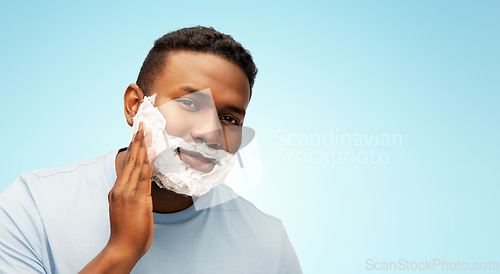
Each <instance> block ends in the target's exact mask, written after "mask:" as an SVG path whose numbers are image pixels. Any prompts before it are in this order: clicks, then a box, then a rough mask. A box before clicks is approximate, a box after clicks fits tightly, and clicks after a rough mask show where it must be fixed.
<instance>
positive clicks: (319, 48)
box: [0, 1, 500, 273]
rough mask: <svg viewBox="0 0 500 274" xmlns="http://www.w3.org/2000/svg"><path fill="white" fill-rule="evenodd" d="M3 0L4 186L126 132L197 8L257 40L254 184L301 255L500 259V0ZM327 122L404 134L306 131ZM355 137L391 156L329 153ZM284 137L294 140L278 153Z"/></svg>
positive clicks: (208, 20)
mask: <svg viewBox="0 0 500 274" xmlns="http://www.w3.org/2000/svg"><path fill="white" fill-rule="evenodd" d="M0 10H1V14H2V16H1V17H0V30H1V36H0V42H1V43H0V44H1V49H2V50H1V51H0V80H1V89H2V93H1V94H2V115H1V116H0V124H1V125H2V131H1V132H2V134H1V137H0V142H1V143H2V149H1V157H0V168H1V175H2V176H1V178H0V191H2V190H3V189H5V188H6V187H7V186H8V185H10V184H11V183H12V182H13V181H14V180H15V178H16V177H17V176H18V175H19V174H20V173H21V172H27V171H30V170H34V169H39V168H45V167H57V166H61V165H64V164H68V163H71V162H75V161H78V160H83V159H86V158H89V157H93V156H97V155H101V154H104V153H107V152H108V151H111V150H113V149H117V148H120V147H124V146H126V145H127V144H128V140H129V138H130V127H129V126H128V125H127V124H126V121H125V117H124V114H123V94H124V91H125V89H126V87H127V85H128V84H130V83H133V82H135V80H136V78H137V74H138V72H139V69H140V67H141V64H142V62H143V60H144V58H145V57H146V55H147V52H148V51H149V49H150V48H151V47H152V45H153V42H154V40H155V39H157V38H159V37H160V36H162V35H163V34H165V33H167V32H169V31H172V30H175V29H178V28H182V27H186V26H193V25H198V24H200V25H205V26H213V27H215V28H216V29H217V30H219V31H221V32H224V33H227V34H230V35H232V36H233V37H234V38H235V39H236V40H237V41H239V42H241V43H242V44H243V45H244V46H245V47H246V48H247V49H249V50H250V52H251V53H252V55H253V56H254V60H255V62H256V64H257V66H258V68H259V74H258V76H257V79H256V84H255V87H254V91H253V97H252V101H251V104H250V106H249V109H248V111H247V113H248V114H247V118H246V120H245V124H246V125H247V126H250V127H252V128H254V129H255V130H256V132H257V134H258V140H259V145H260V149H261V154H262V158H263V166H264V179H263V181H262V182H261V183H260V184H259V185H258V186H257V187H255V188H254V189H252V191H250V192H248V193H247V194H246V195H245V196H246V197H247V198H248V199H249V200H250V201H251V202H253V203H254V204H255V205H256V206H257V207H258V208H260V209H261V210H262V211H264V212H266V213H269V214H271V215H274V216H276V217H278V218H280V219H282V220H283V222H284V224H285V227H286V228H287V231H288V235H289V237H290V239H291V241H292V243H293V245H294V246H295V249H296V251H297V254H298V256H299V259H300V262H301V265H302V267H303V270H304V272H306V273H363V272H372V271H368V270H366V267H369V266H368V265H367V264H366V260H367V259H372V260H374V262H375V261H379V262H384V261H398V260H399V259H404V260H409V261H410V262H420V261H425V260H426V259H427V260H433V259H443V260H444V261H445V262H448V263H451V262H456V261H457V260H460V261H461V262H464V261H465V262H467V263H468V266H469V268H471V267H472V264H473V263H474V262H499V261H500V249H499V244H500V236H499V233H498V232H499V231H500V221H499V216H498V211H499V208H500V202H499V199H498V198H499V194H500V187H499V182H500V180H499V170H500V161H499V158H498V156H499V154H500V149H499V146H498V143H497V141H498V139H499V138H500V130H499V124H500V123H499V117H500V111H499V107H498V106H499V103H500V92H499V91H500V90H499V79H500V78H499V75H500V65H499V64H500V53H499V52H500V51H499V49H500V35H499V29H500V19H499V18H500V17H499V14H500V4H499V2H497V1H333V2H328V3H327V2H312V3H305V2H298V1H286V2H271V1H263V2H234V1H227V2H216V1H184V2H182V3H181V1H175V2H171V3H169V2H167V1H158V2H151V1H146V2H144V1H143V2H142V3H138V2H127V1H115V2H106V3H101V2H99V1H82V2H79V3H74V2H72V1H61V2H56V1H51V2H47V1H44V2H42V1H38V2H35V1H33V2H26V1H16V2H9V3H7V2H5V1H4V2H2V4H1V9H0ZM331 132H333V133H334V134H336V133H338V134H348V135H350V136H354V134H366V135H367V136H368V138H370V136H371V135H374V136H375V135H376V134H379V135H380V136H381V134H390V135H391V136H392V134H401V136H402V143H399V142H396V143H391V145H390V146H381V145H380V144H379V145H378V146H377V145H375V144H374V143H372V144H370V145H368V144H367V143H364V144H363V146H354V145H352V144H351V145H345V144H344V145H342V144H339V145H337V144H334V145H330V144H327V143H325V142H319V143H318V142H311V141H310V140H309V142H308V143H302V145H299V144H298V141H300V140H301V137H300V136H302V137H303V138H309V137H310V136H311V135H316V136H320V137H324V136H327V134H329V133H331ZM300 134H305V135H300ZM304 136H305V137H304ZM308 136H309V137H308ZM283 138H285V139H283ZM306 141H307V140H306ZM345 149H348V150H350V151H353V153H360V152H362V153H364V152H368V151H370V150H371V149H374V150H375V151H377V152H381V151H384V152H386V153H387V155H388V156H389V159H388V162H387V163H385V164H381V163H380V162H379V163H372V162H367V163H365V164H362V163H361V162H362V161H361V162H360V161H355V162H352V161H350V160H349V161H347V162H342V163H340V164H337V165H335V166H333V167H332V163H331V159H330V162H327V161H326V160H323V162H321V161H319V160H320V158H319V156H318V155H319V153H321V152H326V153H330V156H329V157H331V155H332V154H333V153H334V152H336V151H338V152H342V151H345ZM284 151H286V152H287V153H291V155H295V156H292V157H291V158H287V160H286V161H284V160H283V159H284V158H283V157H284V155H285V156H286V157H288V155H287V154H284ZM313 152H315V153H316V154H311V153H313ZM298 155H300V156H298ZM297 157H298V158H297ZM301 157H309V159H307V160H306V159H305V158H301ZM383 160H384V161H385V158H383ZM298 162H299V163H298ZM436 269H441V268H440V267H438V268H436Z"/></svg>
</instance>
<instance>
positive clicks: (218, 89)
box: [0, 27, 302, 273]
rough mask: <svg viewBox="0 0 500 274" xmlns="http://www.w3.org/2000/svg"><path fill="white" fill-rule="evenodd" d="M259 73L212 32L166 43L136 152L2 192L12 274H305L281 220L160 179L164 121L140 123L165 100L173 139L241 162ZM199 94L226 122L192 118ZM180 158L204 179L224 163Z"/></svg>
mask: <svg viewBox="0 0 500 274" xmlns="http://www.w3.org/2000/svg"><path fill="white" fill-rule="evenodd" d="M256 72H257V69H256V67H255V64H254V63H253V60H252V57H251V55H250V54H249V53H248V51H246V50H245V49H244V48H243V47H242V46H241V45H240V44H239V43H237V42H236V41H234V40H233V39H232V38H231V37H230V36H228V35H225V34H222V33H219V32H217V31H215V30H214V29H212V28H205V27H194V28H185V29H181V30H178V31H175V32H172V33H169V34H167V35H165V36H163V37H162V38H160V39H158V40H157V41H156V42H155V45H154V47H153V48H152V49H151V51H150V52H149V54H148V56H147V57H146V60H145V61H144V64H143V66H142V68H141V71H140V73H139V77H138V79H137V84H131V85H129V86H128V88H127V90H126V91H125V96H124V107H125V116H126V119H127V123H128V124H129V125H131V126H134V127H137V129H138V130H137V132H136V133H135V134H134V136H133V140H132V142H131V143H130V145H129V146H128V148H126V149H125V148H123V149H120V150H115V151H112V152H110V153H108V154H105V155H102V156H99V157H95V158H91V159H88V160H85V161H81V162H77V163H74V164H70V165H67V166H63V167H60V168H53V169H41V170H36V171H33V172H29V173H23V174H22V175H21V176H19V177H18V179H17V180H16V181H15V182H14V183H13V184H12V185H11V186H9V187H8V188H7V189H6V190H5V191H4V192H3V193H2V194H1V196H0V273H301V272H302V271H301V269H300V265H299V262H298V259H297V256H296V254H295V251H294V249H293V247H292V245H291V243H290V241H289V240H288V237H287V234H286V232H285V229H284V227H283V225H282V223H281V221H280V220H278V219H276V218H274V217H272V216H269V215H266V214H264V213H262V212H260V211H259V210H257V209H256V208H255V207H254V206H253V205H252V204H250V203H249V202H247V201H246V200H244V199H243V198H241V197H237V198H235V199H231V200H229V201H227V202H225V203H221V204H218V205H215V206H211V207H208V208H204V209H202V210H197V209H196V207H195V205H194V203H193V197H194V196H193V197H190V196H188V195H185V194H179V193H181V191H177V192H175V191H176V188H174V187H171V185H169V184H171V183H172V182H171V181H170V180H168V179H165V181H163V182H162V181H161V176H156V177H155V176H153V179H154V180H152V179H151V178H152V175H153V173H154V172H156V173H158V174H159V175H161V173H159V171H158V170H156V169H155V167H157V166H158V165H157V164H158V159H156V160H155V158H156V157H159V156H160V154H159V153H160V152H158V151H156V150H155V149H154V148H153V147H152V146H151V142H152V139H151V138H152V137H151V135H152V134H151V128H149V127H148V126H152V125H149V124H146V123H144V121H142V122H140V123H134V119H135V118H137V117H138V116H139V115H138V113H140V112H141V106H145V104H146V100H145V98H151V97H150V96H152V95H154V97H155V99H154V100H155V102H154V104H155V105H156V106H169V107H168V108H167V109H166V110H165V113H162V115H163V116H164V118H165V123H166V125H165V127H166V132H168V133H169V134H172V135H174V136H176V137H179V138H182V140H183V141H186V142H194V143H196V144H197V145H198V144H199V145H203V146H206V147H210V148H211V149H213V150H214V151H216V150H219V151H220V150H225V151H227V152H228V153H229V154H230V155H232V154H234V153H236V150H235V149H234V146H233V147H231V145H230V143H231V142H233V143H234V142H236V143H238V142H239V141H241V140H228V139H230V138H229V137H227V134H226V133H227V132H230V131H235V132H238V130H241V126H242V124H243V121H244V118H245V112H246V109H247V106H248V103H249V101H250V97H251V89H252V86H253V83H254V78H255V75H256ZM207 91H208V95H207ZM193 94H194V95H193ZM189 96H191V97H189ZM193 96H205V98H206V96H209V98H210V99H211V100H212V105H213V107H214V109H215V111H216V115H215V116H211V115H204V117H205V118H204V120H203V123H186V119H187V118H186V117H191V116H189V115H190V114H192V113H195V112H197V111H198V110H199V106H198V105H197V104H198V102H197V101H196V100H195V97H193ZM196 98H198V97H196ZM200 100H201V99H200ZM212 118H213V119H212ZM234 136H236V137H234ZM238 136H240V137H239V138H240V139H241V134H240V135H238V134H236V135H233V137H232V138H233V139H234V138H236V139H238ZM157 152H158V155H156V154H157ZM176 153H177V155H178V159H180V160H181V161H182V164H183V165H185V166H186V167H187V168H192V169H194V170H196V172H198V173H200V174H201V175H204V174H208V173H210V172H212V170H213V169H214V168H216V166H217V165H218V163H217V162H216V161H214V160H211V159H208V158H207V157H208V156H207V157H205V156H203V155H201V154H200V153H197V152H194V151H189V150H187V149H183V148H181V147H179V148H178V149H177V150H176ZM153 162H154V165H153ZM152 166H153V167H152ZM155 178H156V179H155ZM181 183H182V182H181ZM173 190H174V191H173ZM227 195H229V196H230V195H233V196H234V192H232V190H231V189H230V188H228V187H227V186H225V185H218V186H216V187H214V188H212V189H211V190H210V191H208V192H207V193H203V194H202V195H201V196H200V197H196V198H197V200H196V203H199V202H200V201H205V202H206V201H207V200H210V199H215V198H217V197H221V196H227Z"/></svg>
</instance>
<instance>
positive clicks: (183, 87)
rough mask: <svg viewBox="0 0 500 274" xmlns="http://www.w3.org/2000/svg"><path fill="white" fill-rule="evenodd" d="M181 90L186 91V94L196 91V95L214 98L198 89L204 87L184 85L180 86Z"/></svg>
mask: <svg viewBox="0 0 500 274" xmlns="http://www.w3.org/2000/svg"><path fill="white" fill-rule="evenodd" d="M180 90H181V91H183V92H184V93H186V95H187V94H192V93H194V95H196V96H199V97H202V98H203V99H212V97H211V96H209V95H207V94H205V93H203V92H198V91H202V89H195V88H193V87H190V86H182V87H181V88H180Z"/></svg>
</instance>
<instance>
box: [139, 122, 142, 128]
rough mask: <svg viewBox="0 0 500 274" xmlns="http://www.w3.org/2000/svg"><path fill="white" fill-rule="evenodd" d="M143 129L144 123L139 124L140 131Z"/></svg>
mask: <svg viewBox="0 0 500 274" xmlns="http://www.w3.org/2000/svg"><path fill="white" fill-rule="evenodd" d="M142 127H143V125H142V121H141V122H140V123H139V130H142Z"/></svg>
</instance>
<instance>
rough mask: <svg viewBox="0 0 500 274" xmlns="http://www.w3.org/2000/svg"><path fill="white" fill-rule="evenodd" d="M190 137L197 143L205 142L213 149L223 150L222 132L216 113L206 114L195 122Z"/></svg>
mask: <svg viewBox="0 0 500 274" xmlns="http://www.w3.org/2000/svg"><path fill="white" fill-rule="evenodd" d="M191 137H193V139H194V140H195V141H197V142H205V144H206V145H207V146H209V147H211V148H213V149H224V142H223V132H222V127H221V124H220V121H219V117H218V115H217V113H215V114H207V115H205V116H204V117H203V119H200V120H199V121H197V122H196V123H195V125H194V127H193V129H192V131H191Z"/></svg>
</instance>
